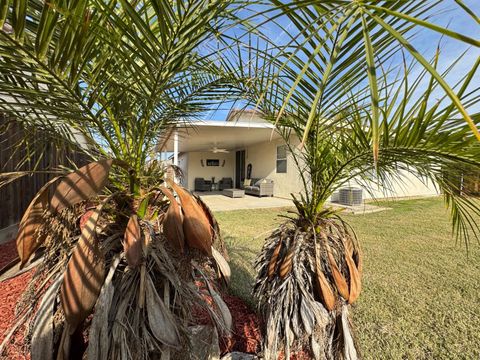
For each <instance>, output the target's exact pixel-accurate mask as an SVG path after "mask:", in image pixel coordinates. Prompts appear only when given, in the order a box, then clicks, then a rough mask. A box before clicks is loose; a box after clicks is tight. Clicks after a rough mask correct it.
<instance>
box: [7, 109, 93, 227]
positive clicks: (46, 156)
mask: <svg viewBox="0 0 480 360" xmlns="http://www.w3.org/2000/svg"><path fill="white" fill-rule="evenodd" d="M7 120H8V119H7V117H6V116H5V115H2V114H0V125H5V124H6V123H7ZM24 136H25V132H24V131H23V129H22V127H21V126H20V125H19V124H18V123H11V122H10V123H9V126H8V127H7V129H4V128H3V127H2V126H0V172H14V171H25V170H32V169H33V168H34V167H35V164H37V165H36V169H38V170H47V171H52V170H56V169H58V166H59V165H67V161H66V159H67V157H68V159H69V160H71V161H73V162H75V163H76V164H77V165H79V166H81V165H82V164H83V163H85V162H86V159H85V158H84V156H83V155H82V154H79V153H75V152H72V151H67V150H65V149H58V147H57V146H55V145H54V144H51V143H49V142H48V141H46V139H47V138H46V136H42V134H41V133H38V134H36V135H35V139H36V141H35V143H34V144H33V145H32V146H30V147H29V148H30V151H29V161H28V162H26V163H25V164H23V165H22V166H21V167H20V168H18V167H17V165H18V164H19V163H20V162H21V161H22V159H24V158H25V156H26V155H27V150H26V149H15V148H14V147H13V145H14V144H16V143H17V142H18V140H20V139H21V138H22V137H24ZM35 149H36V150H38V151H35ZM32 150H33V151H32ZM41 153H43V156H41ZM52 176H53V175H51V174H45V173H35V174H33V175H27V176H24V177H22V178H20V179H17V180H15V181H13V182H12V183H9V184H7V185H5V186H3V187H0V229H2V228H5V227H7V226H9V225H12V224H15V223H17V222H18V221H20V219H21V218H22V215H23V213H24V212H25V210H26V208H27V207H28V204H29V203H30V201H31V200H32V198H33V197H34V196H35V194H36V193H37V191H38V190H39V189H40V188H41V187H42V186H43V184H45V183H46V182H47V181H48V180H49V179H50V178H51V177H52Z"/></svg>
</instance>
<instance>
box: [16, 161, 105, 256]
mask: <svg viewBox="0 0 480 360" xmlns="http://www.w3.org/2000/svg"><path fill="white" fill-rule="evenodd" d="M112 164H113V160H100V161H97V162H93V163H90V164H88V165H85V166H84V167H82V168H80V169H78V170H76V171H74V172H72V173H70V174H68V175H67V176H64V177H56V178H53V179H52V180H50V181H49V182H48V183H47V184H45V185H44V186H43V187H42V188H41V189H40V191H39V192H38V193H37V195H35V197H34V198H33V200H32V202H31V203H30V205H29V206H28V208H27V210H26V211H25V214H24V215H23V217H22V220H21V221H20V224H19V231H18V235H17V238H16V243H17V250H18V255H19V257H20V261H21V265H22V266H23V265H24V264H25V263H26V262H27V261H28V259H29V258H30V256H31V255H32V254H33V253H34V252H35V250H36V249H38V247H39V246H40V245H42V243H43V240H45V239H44V238H41V237H38V236H36V230H37V228H38V227H39V225H40V224H41V221H42V217H43V213H44V212H45V211H46V210H49V211H50V212H52V213H53V214H55V213H58V212H59V211H61V210H63V209H65V208H68V207H72V206H74V205H76V204H78V203H79V202H81V201H84V200H88V199H90V198H92V197H94V196H96V195H97V194H98V193H99V192H100V191H101V190H102V189H103V187H104V186H105V183H106V181H107V179H108V174H109V172H110V168H111V166H112ZM59 179H60V181H59V183H58V185H57V186H54V183H55V182H57V181H58V180H59ZM50 193H52V195H51V196H50Z"/></svg>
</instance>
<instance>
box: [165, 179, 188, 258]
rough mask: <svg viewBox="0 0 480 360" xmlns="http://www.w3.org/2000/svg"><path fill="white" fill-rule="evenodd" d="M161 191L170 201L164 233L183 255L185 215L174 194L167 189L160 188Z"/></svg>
mask: <svg viewBox="0 0 480 360" xmlns="http://www.w3.org/2000/svg"><path fill="white" fill-rule="evenodd" d="M160 191H161V192H162V193H163V194H164V195H165V196H166V197H168V199H169V200H170V206H169V207H168V210H167V213H166V214H165V218H164V219H163V233H164V234H165V237H166V238H167V239H168V241H169V242H170V244H172V246H174V247H175V248H176V249H177V250H179V251H180V253H181V254H183V253H184V251H185V235H184V233H183V215H182V212H181V210H180V206H179V205H178V202H177V200H176V199H175V197H174V196H173V194H172V192H171V191H170V190H168V189H167V188H166V187H163V186H162V187H160Z"/></svg>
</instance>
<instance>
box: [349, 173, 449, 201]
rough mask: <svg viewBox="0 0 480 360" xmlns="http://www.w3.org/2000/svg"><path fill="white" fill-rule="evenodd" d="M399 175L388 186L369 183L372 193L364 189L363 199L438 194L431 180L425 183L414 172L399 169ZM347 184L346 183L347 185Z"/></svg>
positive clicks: (354, 183) (356, 184) (355, 184)
mask: <svg viewBox="0 0 480 360" xmlns="http://www.w3.org/2000/svg"><path fill="white" fill-rule="evenodd" d="M398 174H399V176H398V178H397V180H395V181H392V184H390V188H388V189H382V188H379V187H378V185H376V184H375V183H374V182H372V183H370V184H369V185H368V187H369V188H370V189H371V192H372V193H369V192H367V191H365V190H364V192H363V198H364V199H372V198H376V199H382V198H388V197H391V198H396V197H399V198H402V197H413V196H434V195H439V194H440V192H439V191H438V189H437V188H436V187H435V185H434V184H433V183H432V182H431V181H426V182H425V183H424V182H422V181H421V180H419V179H418V178H417V177H416V176H415V175H414V174H412V173H409V172H407V171H404V170H401V171H399V173H398ZM351 185H352V186H358V183H357V182H355V181H352V184H351ZM347 186H348V185H347Z"/></svg>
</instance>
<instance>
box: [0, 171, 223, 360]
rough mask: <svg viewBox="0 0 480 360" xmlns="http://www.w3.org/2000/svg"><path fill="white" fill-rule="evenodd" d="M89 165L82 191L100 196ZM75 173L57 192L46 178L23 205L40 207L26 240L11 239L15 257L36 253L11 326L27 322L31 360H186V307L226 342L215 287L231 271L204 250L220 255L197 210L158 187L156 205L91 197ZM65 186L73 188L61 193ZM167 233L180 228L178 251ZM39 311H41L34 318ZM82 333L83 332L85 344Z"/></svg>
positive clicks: (98, 179)
mask: <svg viewBox="0 0 480 360" xmlns="http://www.w3.org/2000/svg"><path fill="white" fill-rule="evenodd" d="M99 163H101V162H99ZM95 164H98V163H93V165H92V164H90V165H89V166H87V167H85V169H88V174H89V176H91V177H93V180H92V182H90V183H89V189H93V188H95V189H97V190H98V192H100V191H101V189H102V188H103V187H104V185H105V181H106V180H105V176H106V175H105V171H100V172H96V171H92V166H93V169H95V168H96V167H95ZM81 171H82V169H79V170H77V171H76V172H74V173H72V174H73V175H72V176H70V175H67V176H66V177H64V178H63V179H61V180H60V181H59V183H58V184H57V185H56V186H57V187H55V185H54V184H55V182H58V179H56V180H52V182H50V183H49V184H47V185H46V187H45V188H44V189H42V190H41V192H40V194H39V195H38V196H37V197H35V198H34V200H33V201H32V205H31V206H30V207H29V209H31V208H33V207H35V206H37V204H40V205H41V206H38V211H37V213H35V221H34V222H33V223H34V228H33V230H32V231H31V232H30V233H29V236H28V237H26V236H25V232H24V233H21V234H20V235H19V237H18V241H19V244H23V243H27V244H28V243H29V242H30V243H32V244H34V245H35V246H30V247H28V248H27V249H28V252H26V253H25V254H24V255H23V259H22V260H25V261H27V260H28V259H29V258H31V257H35V256H37V255H34V253H35V250H37V249H38V248H39V247H41V251H42V261H41V262H40V264H39V265H38V267H37V269H36V271H35V273H34V275H33V277H32V280H31V281H30V284H29V285H28V287H27V290H26V292H25V294H24V295H23V296H22V299H21V301H20V302H19V304H18V306H17V313H18V317H19V321H18V323H17V325H16V327H15V329H18V328H19V327H20V325H21V324H27V325H28V328H29V334H28V335H27V337H26V342H27V345H30V348H31V356H32V359H45V358H51V359H54V358H57V359H68V358H70V357H71V355H72V354H71V351H76V352H78V351H85V356H87V358H88V359H107V358H108V359H124V358H138V359H157V358H158V359H160V358H161V359H189V358H190V354H191V351H190V346H191V334H190V327H191V326H194V325H198V324H197V322H196V319H195V318H192V309H197V310H199V311H201V312H202V313H205V314H208V315H209V316H210V318H211V320H212V324H213V325H214V326H215V327H216V328H217V330H218V332H219V333H221V334H224V335H228V334H229V332H230V330H231V328H232V318H231V315H230V312H229V310H228V307H227V306H226V304H225V303H224V302H223V300H222V299H221V297H220V295H219V293H218V292H217V291H216V290H215V289H216V284H215V283H216V280H217V276H218V277H223V278H228V277H229V276H230V268H229V266H228V263H227V262H226V260H225V258H224V257H223V256H222V255H221V254H220V252H219V251H217V250H216V249H215V248H213V246H212V245H215V246H216V247H218V248H224V245H223V244H222V243H223V241H222V239H221V237H220V232H219V229H218V224H217V223H216V221H214V218H213V215H212V214H211V212H210V211H209V210H208V208H207V207H206V205H205V204H203V203H202V202H201V200H198V199H196V198H194V197H193V196H192V195H191V194H190V193H189V192H188V191H187V190H185V189H183V188H181V187H179V186H178V185H176V184H173V183H170V184H171V186H172V189H167V188H162V189H161V192H160V193H163V194H165V195H166V198H165V199H161V198H160V196H157V198H155V200H152V201H150V200H149V197H143V199H147V200H145V201H144V200H141V201H140V200H138V199H135V198H134V197H133V196H132V194H128V193H121V192H115V193H113V194H111V195H109V196H108V197H105V196H99V195H97V192H95V194H94V195H92V194H93V192H92V191H93V190H88V189H87V190H86V191H84V192H82V190H81V189H84V188H85V187H84V186H83V185H82V184H81V181H82V180H81V179H85V178H86V177H85V176H79V173H81ZM65 179H67V180H68V179H70V180H72V181H73V183H72V184H71V186H74V187H75V186H77V187H78V188H77V189H76V190H75V189H74V190H71V191H67V190H66V189H67V188H65V184H67V183H68V181H67V182H66V181H65ZM92 184H93V185H92ZM95 184H97V185H98V186H97V185H95ZM59 187H60V188H62V187H63V188H64V190H65V191H66V193H65V196H63V197H62V199H63V200H62V201H61V202H58V201H54V199H55V198H56V196H59V191H58V188H59ZM64 190H62V191H64ZM172 190H174V191H175V193H176V194H177V195H178V198H179V199H178V200H177V198H175V196H174V195H173V192H172ZM74 192H78V194H77V195H75V194H74ZM69 194H70V195H69ZM86 194H88V197H87V195H86ZM38 199H42V201H41V202H39V200H38ZM52 204H54V205H52ZM95 205H96V206H95ZM172 209H173V210H172ZM192 209H193V210H192ZM172 211H173V214H174V215H175V216H172ZM207 211H208V212H207ZM200 212H201V213H200ZM192 213H193V214H195V215H202V216H203V217H200V218H201V221H202V226H204V227H205V229H201V231H200V232H198V231H197V232H195V231H196V229H193V228H192V221H191V219H192V217H193V215H192ZM176 215H178V216H176ZM27 217H31V214H30V213H29V214H28V216H27ZM209 218H210V220H209ZM186 219H190V223H189V222H188V221H187V222H185V220H186ZM211 224H214V226H215V227H216V229H214V228H213V227H212V225H211ZM171 228H173V229H174V230H175V231H176V229H181V230H182V231H183V233H184V235H183V233H182V235H183V236H185V240H184V244H183V245H184V251H182V252H179V251H178V250H179V242H178V241H172V231H171ZM175 231H174V232H173V234H174V235H176V234H177V233H176V232H175ZM207 235H208V236H207ZM189 236H190V238H189ZM192 236H194V239H193V240H191V237H192ZM38 239H41V242H39V241H38ZM25 240H27V241H25ZM207 247H208V249H209V251H206V249H207ZM24 248H25V247H24V246H19V250H22V251H23V249H24ZM38 251H40V249H38V250H37V252H38ZM209 254H213V256H210V255H209ZM199 282H201V284H203V285H202V286H198V283H199ZM208 299H211V300H212V301H208ZM38 305H39V309H40V310H41V312H37V311H35V309H36V308H37V307H38ZM92 313H93V317H90V315H91V314H92ZM31 314H34V315H33V316H32V315H31ZM15 329H14V330H13V331H12V332H11V333H9V335H8V336H7V339H6V340H5V341H4V342H3V343H2V346H1V347H0V353H2V352H3V350H4V347H5V344H7V343H8V339H9V338H11V336H12V335H13V334H14V332H15ZM82 333H83V335H86V334H87V333H88V334H89V343H88V345H85V344H83V336H82ZM73 349H75V350H73ZM82 349H83V350H82Z"/></svg>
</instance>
